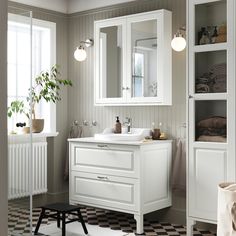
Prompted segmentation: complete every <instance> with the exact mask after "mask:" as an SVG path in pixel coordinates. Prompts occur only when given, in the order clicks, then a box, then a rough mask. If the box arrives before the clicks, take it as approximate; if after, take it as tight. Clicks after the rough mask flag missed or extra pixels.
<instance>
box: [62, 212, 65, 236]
mask: <svg viewBox="0 0 236 236" xmlns="http://www.w3.org/2000/svg"><path fill="white" fill-rule="evenodd" d="M62 236H66V215H65V213H62Z"/></svg>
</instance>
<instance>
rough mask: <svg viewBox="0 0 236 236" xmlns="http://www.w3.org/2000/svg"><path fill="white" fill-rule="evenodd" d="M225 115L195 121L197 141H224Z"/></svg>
mask: <svg viewBox="0 0 236 236" xmlns="http://www.w3.org/2000/svg"><path fill="white" fill-rule="evenodd" d="M226 122H227V120H226V117H221V116H213V117H209V118H207V119H204V120H201V121H199V122H198V123H197V127H196V128H197V137H198V138H197V141H206V142H226Z"/></svg>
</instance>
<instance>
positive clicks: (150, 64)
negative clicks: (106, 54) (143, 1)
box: [131, 20, 158, 97]
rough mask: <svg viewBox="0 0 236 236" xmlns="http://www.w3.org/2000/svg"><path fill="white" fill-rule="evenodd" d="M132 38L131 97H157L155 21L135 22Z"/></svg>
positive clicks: (132, 27) (132, 28)
mask: <svg viewBox="0 0 236 236" xmlns="http://www.w3.org/2000/svg"><path fill="white" fill-rule="evenodd" d="M131 37H132V42H131V43H132V97H157V95H158V94H157V21H156V20H148V21H142V22H135V23H132V25H131Z"/></svg>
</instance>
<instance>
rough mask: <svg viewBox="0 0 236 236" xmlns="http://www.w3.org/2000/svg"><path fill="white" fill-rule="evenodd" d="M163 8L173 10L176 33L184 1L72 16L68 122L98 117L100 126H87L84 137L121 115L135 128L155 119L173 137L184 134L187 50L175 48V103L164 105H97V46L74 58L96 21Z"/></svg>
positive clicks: (181, 22)
mask: <svg viewBox="0 0 236 236" xmlns="http://www.w3.org/2000/svg"><path fill="white" fill-rule="evenodd" d="M163 8H164V9H167V10H170V11H172V14H173V15H172V19H173V20H172V22H173V25H172V28H173V34H174V33H175V32H176V30H177V29H178V28H179V27H181V26H185V22H186V13H185V10H186V5H185V0H148V1H147V0H144V1H138V2H134V3H133V2H131V3H127V4H120V5H117V6H113V7H107V8H102V9H97V10H92V11H87V12H83V13H77V14H72V15H70V16H69V48H68V61H69V65H68V68H69V69H68V72H69V74H68V75H69V78H70V79H71V80H72V81H73V84H74V86H73V88H72V89H71V90H70V93H69V97H68V101H69V107H68V121H69V124H68V125H70V124H72V122H73V121H74V120H78V121H79V122H80V123H81V124H82V122H83V120H87V121H89V122H90V124H91V122H92V120H96V121H97V122H98V126H97V127H84V136H90V135H93V134H94V133H96V132H101V131H102V130H103V129H104V128H106V127H113V125H114V123H115V116H120V119H121V121H124V119H125V117H131V118H132V125H133V127H151V124H152V122H155V124H156V126H158V124H159V122H162V123H163V125H164V127H165V129H167V131H168V134H169V136H170V137H172V138H178V137H180V138H184V137H185V128H183V127H182V124H183V123H185V121H186V118H185V116H186V109H185V107H186V106H185V105H186V100H185V91H186V86H185V79H186V75H185V71H186V68H185V67H186V58H185V51H183V52H179V53H177V52H174V51H173V105H172V106H164V107H162V106H135V107H132V106H129V107H125V106H123V107H95V106H94V47H90V48H87V49H86V51H87V59H86V60H85V61H83V62H77V61H76V60H74V58H73V53H74V50H75V48H76V47H77V46H78V45H79V42H80V41H82V40H85V39H87V38H94V21H95V20H100V19H106V18H111V17H117V16H123V15H128V14H134V13H140V12H146V11H152V10H157V9H163Z"/></svg>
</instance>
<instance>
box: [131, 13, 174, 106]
mask: <svg viewBox="0 0 236 236" xmlns="http://www.w3.org/2000/svg"><path fill="white" fill-rule="evenodd" d="M149 20H156V21H157V45H158V49H157V64H156V66H157V80H156V81H157V83H158V85H157V87H158V90H157V94H159V96H157V97H132V23H138V22H143V21H149ZM171 30H172V22H171V12H169V11H166V10H158V11H155V12H147V13H142V14H138V15H132V16H129V17H128V18H127V84H128V87H129V90H127V103H134V104H135V103H138V104H142V103H144V104H145V103H150V104H152V103H157V104H163V105H171V103H172V98H171V94H172V79H171V77H172V63H170V62H171V61H172V49H171V46H170V42H171ZM165 65H169V66H168V70H165Z"/></svg>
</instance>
